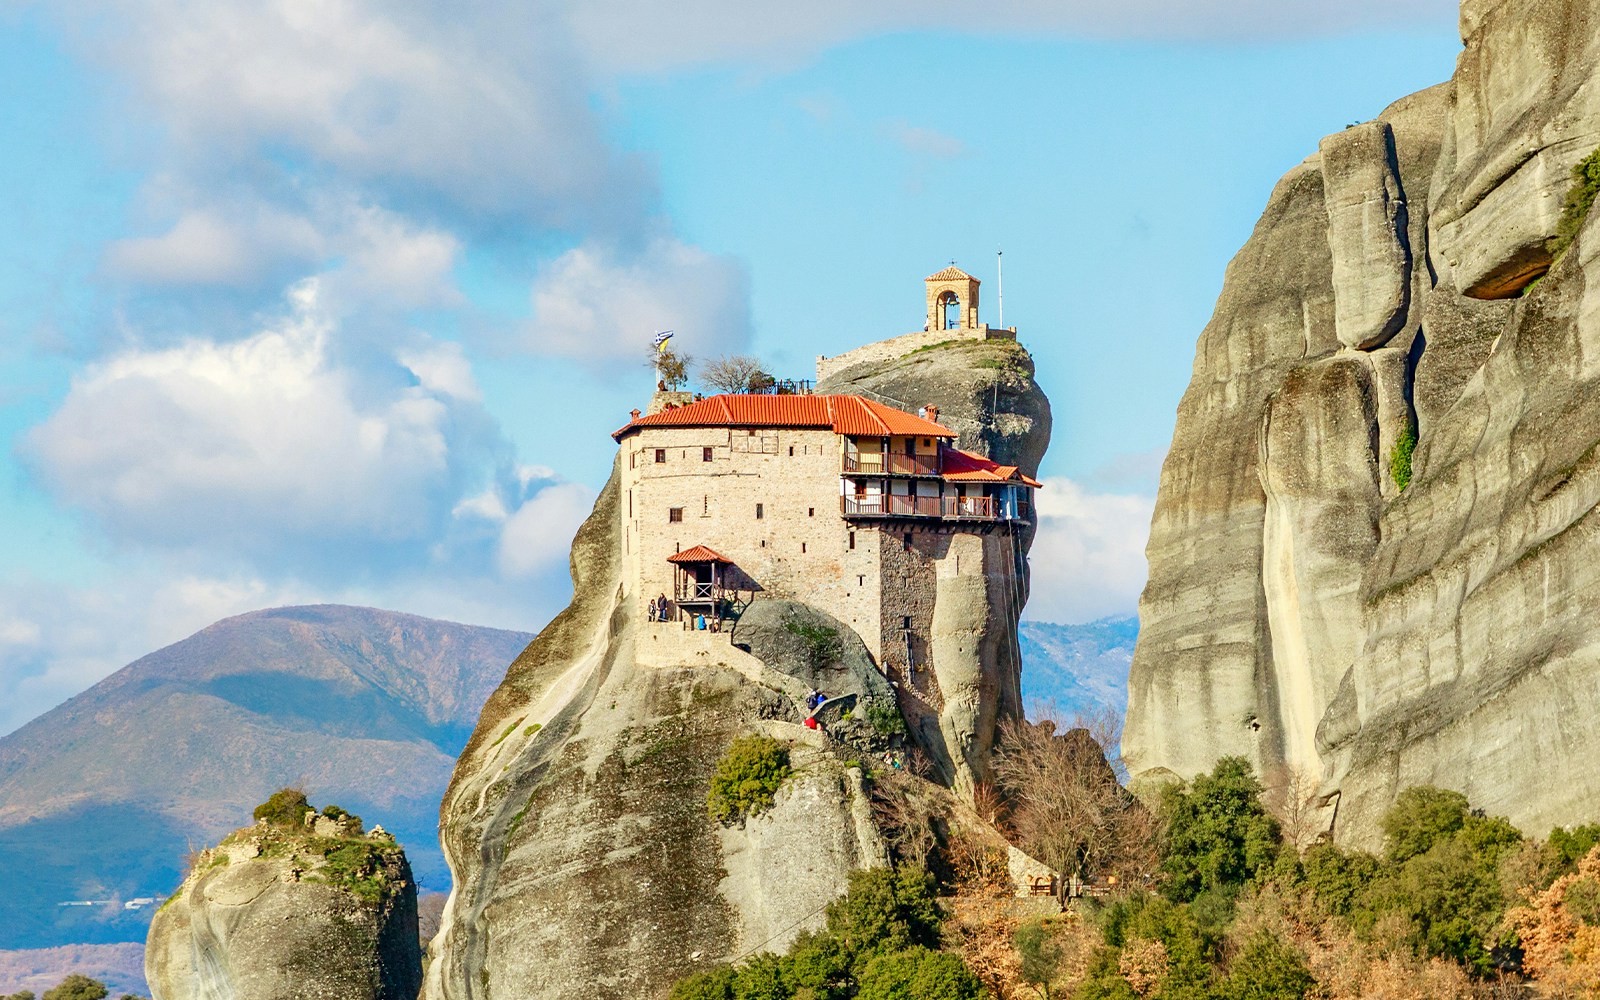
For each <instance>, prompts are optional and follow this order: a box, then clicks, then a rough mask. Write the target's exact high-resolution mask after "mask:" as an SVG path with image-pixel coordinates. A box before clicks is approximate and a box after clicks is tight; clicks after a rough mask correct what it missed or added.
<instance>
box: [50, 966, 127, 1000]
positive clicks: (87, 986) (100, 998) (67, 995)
mask: <svg viewBox="0 0 1600 1000" xmlns="http://www.w3.org/2000/svg"><path fill="white" fill-rule="evenodd" d="M110 992H111V991H110V990H108V989H106V984H105V983H102V982H101V981H100V980H98V979H90V978H89V977H88V976H81V975H79V974H78V973H76V972H74V973H73V974H72V975H70V976H68V977H67V978H65V979H63V980H61V983H60V985H58V986H57V987H56V988H55V989H53V990H45V991H44V1000H105V998H106V997H107V996H108V995H109V994H110Z"/></svg>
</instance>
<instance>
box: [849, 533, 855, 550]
mask: <svg viewBox="0 0 1600 1000" xmlns="http://www.w3.org/2000/svg"><path fill="white" fill-rule="evenodd" d="M850 547H851V548H852V549H853V548H855V547H856V533H855V532H853V531H852V532H850Z"/></svg>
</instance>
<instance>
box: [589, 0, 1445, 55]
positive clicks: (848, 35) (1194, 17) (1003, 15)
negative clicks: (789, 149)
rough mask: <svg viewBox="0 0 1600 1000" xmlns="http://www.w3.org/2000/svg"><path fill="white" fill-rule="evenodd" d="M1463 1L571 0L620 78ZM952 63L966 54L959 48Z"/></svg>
mask: <svg viewBox="0 0 1600 1000" xmlns="http://www.w3.org/2000/svg"><path fill="white" fill-rule="evenodd" d="M1456 12H1457V3H1456V0H1401V2H1398V3H1396V2H1385V0H1343V2H1340V3H1308V2H1305V0H1299V2H1292V0H1291V2H1285V0H1193V2H1188V3H1176V2H1174V0H1012V2H1009V3H1004V4H991V5H988V6H985V7H981V8H980V7H974V6H973V5H972V4H970V3H966V2H964V0H877V2H874V3H857V2H852V0H814V2H812V3H806V4H748V3H733V2H729V0H681V2H679V3H674V4H661V3H658V2H655V0H608V2H606V3H574V4H573V5H572V14H571V21H572V24H573V27H574V30H575V31H576V33H577V35H578V38H579V41H580V44H581V45H582V48H583V49H584V51H585V52H586V53H588V55H589V57H590V59H591V60H592V62H593V63H594V64H595V65H596V66H598V67H600V68H602V69H603V70H604V71H607V72H613V73H652V72H658V71H661V70H667V69H673V68H679V67H684V66H693V65H696V64H701V63H706V62H720V63H744V64H767V63H770V62H771V61H772V60H774V59H776V60H780V61H789V62H792V61H795V60H799V59H805V58H809V57H811V56H812V55H814V54H815V53H817V52H819V51H821V50H823V49H825V48H827V47H828V46H831V45H836V44H839V43H843V42H848V41H851V40H854V39H857V38H862V37H868V36H872V35H879V34H887V33H890V32H907V31H939V32H962V33H972V34H980V35H1018V36H1024V37H1029V38H1037V37H1039V36H1040V35H1055V36H1057V37H1077V38H1105V39H1118V40H1124V39H1135V40H1138V39H1155V40H1172V39H1202V40H1222V41H1234V40H1246V41H1248V40H1255V39H1277V38H1294V37H1314V36H1324V35H1330V34H1337V33H1342V32H1349V31H1358V30H1374V29H1385V28H1395V27H1416V26H1422V27H1430V26H1440V27H1446V28H1453V27H1454V25H1455V22H1456ZM950 51H951V58H952V59H955V60H958V59H959V58H960V48H959V45H958V44H957V43H955V42H952V44H951V50H950Z"/></svg>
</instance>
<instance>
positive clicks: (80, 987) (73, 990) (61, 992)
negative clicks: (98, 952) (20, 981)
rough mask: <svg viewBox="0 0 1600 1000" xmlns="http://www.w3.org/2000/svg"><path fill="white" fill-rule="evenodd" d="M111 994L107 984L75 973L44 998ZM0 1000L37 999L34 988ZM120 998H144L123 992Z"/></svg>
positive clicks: (97, 999) (77, 999) (90, 998)
mask: <svg viewBox="0 0 1600 1000" xmlns="http://www.w3.org/2000/svg"><path fill="white" fill-rule="evenodd" d="M110 995H111V991H110V990H109V989H107V988H106V984H105V983H102V982H101V981H100V980H98V979H93V978H90V977H89V976H85V975H82V974H80V973H76V972H75V973H73V974H71V975H69V976H67V978H65V979H63V980H61V982H60V983H58V984H56V985H55V986H54V987H52V988H50V989H48V990H45V991H44V997H43V998H42V1000H105V998H106V997H108V996H110ZM0 1000H35V996H34V992H33V991H32V990H21V991H19V992H17V993H4V994H0ZM120 1000H144V998H143V997H140V996H136V995H134V994H132V993H124V994H122V996H121V998H120Z"/></svg>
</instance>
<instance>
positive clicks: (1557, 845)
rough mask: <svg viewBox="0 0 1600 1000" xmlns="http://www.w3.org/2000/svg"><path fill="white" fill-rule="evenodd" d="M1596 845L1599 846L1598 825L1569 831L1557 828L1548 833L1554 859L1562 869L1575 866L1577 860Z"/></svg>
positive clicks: (1591, 824) (1599, 828) (1592, 824)
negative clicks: (1554, 853) (1554, 855)
mask: <svg viewBox="0 0 1600 1000" xmlns="http://www.w3.org/2000/svg"><path fill="white" fill-rule="evenodd" d="M1596 844H1600V823H1590V824H1588V825H1586V826H1577V827H1573V828H1572V829H1571V830H1568V829H1567V828H1566V827H1562V826H1558V827H1556V828H1555V829H1554V830H1551V831H1550V846H1551V847H1552V848H1554V849H1555V852H1556V858H1557V859H1558V860H1559V862H1560V864H1561V866H1562V867H1563V868H1568V869H1570V868H1571V867H1572V866H1574V865H1576V864H1577V863H1578V859H1579V858H1581V857H1583V856H1584V855H1585V854H1588V853H1589V851H1590V850H1592V849H1593V848H1594V846H1595V845H1596Z"/></svg>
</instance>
